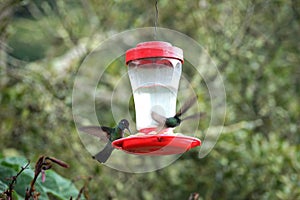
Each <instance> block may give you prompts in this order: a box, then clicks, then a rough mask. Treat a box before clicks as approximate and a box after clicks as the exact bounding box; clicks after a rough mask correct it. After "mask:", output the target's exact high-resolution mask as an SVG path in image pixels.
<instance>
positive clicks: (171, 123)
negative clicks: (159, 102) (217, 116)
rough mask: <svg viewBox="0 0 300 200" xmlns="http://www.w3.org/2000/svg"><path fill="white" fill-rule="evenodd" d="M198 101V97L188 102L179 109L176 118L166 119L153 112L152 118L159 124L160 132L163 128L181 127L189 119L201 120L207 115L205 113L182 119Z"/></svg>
mask: <svg viewBox="0 0 300 200" xmlns="http://www.w3.org/2000/svg"><path fill="white" fill-rule="evenodd" d="M196 101H197V96H195V97H193V98H191V99H189V100H188V101H186V102H185V103H184V104H183V106H182V107H181V108H180V109H179V111H178V112H177V113H176V114H175V116H174V117H169V118H166V117H164V116H162V115H160V114H158V113H156V112H153V111H152V113H151V117H152V119H154V120H155V121H156V122H157V123H158V124H159V127H160V130H161V128H174V127H176V126H179V125H180V124H181V122H182V121H184V120H187V119H196V118H200V116H203V115H205V113H202V112H200V113H196V114H193V115H190V116H187V117H185V118H183V119H181V118H180V117H181V115H182V114H184V113H185V112H186V111H188V109H189V108H190V107H192V105H193V104H194V103H195V102H196Z"/></svg>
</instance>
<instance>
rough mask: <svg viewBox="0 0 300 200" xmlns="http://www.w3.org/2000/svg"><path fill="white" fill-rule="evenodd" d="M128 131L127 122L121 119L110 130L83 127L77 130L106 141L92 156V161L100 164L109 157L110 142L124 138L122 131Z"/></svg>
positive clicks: (108, 128)
mask: <svg viewBox="0 0 300 200" xmlns="http://www.w3.org/2000/svg"><path fill="white" fill-rule="evenodd" d="M125 129H127V130H128V131H129V133H130V134H131V132H130V129H129V122H128V121H127V120H126V119H122V120H121V121H120V122H119V123H118V125H117V126H116V127H115V128H110V127H106V126H83V127H80V128H79V130H80V131H82V132H85V133H88V134H90V135H94V136H97V137H99V138H100V139H101V140H103V141H107V144H106V145H105V147H104V149H103V150H101V151H100V152H99V153H97V154H96V155H95V156H93V158H94V159H96V160H98V161H99V162H100V163H105V162H106V161H107V159H108V158H109V157H110V155H111V153H112V151H113V150H114V147H113V146H112V144H111V143H112V142H113V141H115V140H117V139H120V138H123V137H124V130H125Z"/></svg>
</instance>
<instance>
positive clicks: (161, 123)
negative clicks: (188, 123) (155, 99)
mask: <svg viewBox="0 0 300 200" xmlns="http://www.w3.org/2000/svg"><path fill="white" fill-rule="evenodd" d="M151 117H152V119H154V121H156V122H157V123H158V127H157V129H156V131H157V132H159V131H161V130H162V129H164V128H165V127H166V121H167V118H166V117H164V116H162V115H160V114H158V113H156V112H153V111H152V112H151Z"/></svg>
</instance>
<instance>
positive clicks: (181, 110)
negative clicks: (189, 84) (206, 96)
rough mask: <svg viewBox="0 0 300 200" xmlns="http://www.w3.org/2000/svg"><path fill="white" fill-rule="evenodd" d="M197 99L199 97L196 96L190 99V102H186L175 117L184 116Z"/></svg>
mask: <svg viewBox="0 0 300 200" xmlns="http://www.w3.org/2000/svg"><path fill="white" fill-rule="evenodd" d="M197 98H198V97H197V96H194V97H192V98H190V99H189V100H188V101H186V102H185V103H184V104H183V105H182V107H181V108H180V109H179V111H178V112H177V113H176V114H175V116H176V117H180V116H181V115H182V114H184V113H185V112H186V111H187V110H188V109H189V108H190V107H192V105H193V104H194V103H195V102H196V101H197Z"/></svg>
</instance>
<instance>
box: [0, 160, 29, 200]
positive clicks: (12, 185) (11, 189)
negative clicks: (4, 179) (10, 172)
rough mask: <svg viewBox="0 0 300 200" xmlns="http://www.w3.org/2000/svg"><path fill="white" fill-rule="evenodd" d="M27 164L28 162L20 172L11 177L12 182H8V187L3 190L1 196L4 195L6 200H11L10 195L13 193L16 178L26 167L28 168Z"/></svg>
mask: <svg viewBox="0 0 300 200" xmlns="http://www.w3.org/2000/svg"><path fill="white" fill-rule="evenodd" d="M29 164H30V161H28V163H27V164H26V165H25V166H24V167H21V170H20V171H19V172H18V173H17V175H15V176H12V177H11V179H12V180H11V182H10V184H9V186H8V188H7V190H5V191H4V192H3V194H4V195H6V198H7V199H8V200H12V193H13V190H14V187H15V184H16V182H17V178H18V176H19V175H20V174H21V173H22V172H23V171H24V170H25V169H27V167H28V166H29Z"/></svg>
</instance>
